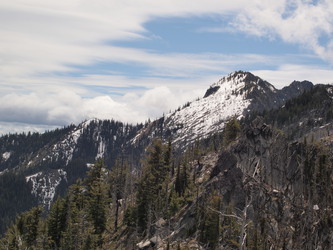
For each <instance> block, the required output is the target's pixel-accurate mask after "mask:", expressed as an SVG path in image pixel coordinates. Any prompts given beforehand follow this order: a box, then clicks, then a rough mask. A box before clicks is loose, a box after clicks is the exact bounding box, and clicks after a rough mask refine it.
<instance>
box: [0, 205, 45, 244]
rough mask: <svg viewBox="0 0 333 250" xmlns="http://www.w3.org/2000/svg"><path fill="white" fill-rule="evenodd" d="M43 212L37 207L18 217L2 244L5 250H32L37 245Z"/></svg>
mask: <svg viewBox="0 0 333 250" xmlns="http://www.w3.org/2000/svg"><path fill="white" fill-rule="evenodd" d="M41 212H42V210H41V208H39V207H35V208H32V209H31V210H29V211H27V212H24V213H22V214H20V215H19V216H18V218H17V219H16V222H15V224H13V225H12V226H10V228H9V229H8V231H7V233H6V234H5V238H4V239H2V242H0V243H1V244H2V245H4V246H6V247H5V249H6V248H8V249H30V248H31V247H33V246H34V245H36V243H37V236H38V229H39V222H40V214H41Z"/></svg>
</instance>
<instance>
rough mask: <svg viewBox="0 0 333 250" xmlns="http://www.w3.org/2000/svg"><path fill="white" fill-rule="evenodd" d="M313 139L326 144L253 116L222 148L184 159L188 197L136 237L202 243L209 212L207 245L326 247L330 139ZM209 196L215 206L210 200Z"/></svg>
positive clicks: (331, 218) (332, 192)
mask: <svg viewBox="0 0 333 250" xmlns="http://www.w3.org/2000/svg"><path fill="white" fill-rule="evenodd" d="M321 140H322V141H321V142H324V141H325V143H324V144H325V145H326V146H327V148H326V146H320V143H319V141H317V142H316V143H314V144H313V143H304V142H297V141H296V142H290V141H288V140H287V138H286V137H285V136H284V135H283V134H282V132H281V131H280V132H279V131H277V130H275V129H273V128H272V127H271V126H270V125H267V124H265V123H264V121H263V119H262V118H257V119H255V120H254V121H253V122H252V123H251V124H249V125H248V126H246V127H245V128H244V131H243V133H242V135H241V136H240V137H239V138H238V139H237V140H236V141H235V142H233V143H232V144H231V145H229V146H228V147H227V148H225V149H223V150H222V151H220V152H219V153H218V154H216V153H213V152H211V153H209V154H207V155H205V156H202V158H201V159H200V162H199V161H195V162H192V164H193V165H192V169H193V171H196V177H197V179H196V185H195V186H196V187H197V190H198V191H197V192H198V193H197V197H196V199H195V200H194V201H193V202H192V203H190V204H189V205H188V206H185V207H184V209H183V210H181V211H180V212H179V213H178V214H177V215H175V217H173V218H171V220H170V221H169V222H164V226H163V225H155V227H156V229H158V230H157V231H155V234H154V235H153V236H152V238H151V240H145V241H144V242H145V243H146V244H148V243H149V244H150V245H151V244H153V245H156V244H157V245H158V246H160V247H163V246H164V247H166V243H167V242H169V243H168V244H169V245H171V246H174V247H175V246H177V245H179V246H182V247H190V246H191V247H195V248H196V249H210V247H211V245H209V244H211V242H210V243H207V244H206V246H205V244H204V243H203V242H202V234H203V231H204V230H207V229H205V227H204V225H205V223H206V222H203V221H205V220H207V218H209V217H207V215H209V216H214V218H215V219H214V220H215V221H218V222H216V223H217V225H219V226H218V227H217V228H216V229H214V230H218V233H219V235H220V236H219V237H218V238H217V239H216V243H214V244H216V245H215V247H218V248H221V249H234V248H241V249H245V248H250V249H252V248H255V249H332V247H333V245H332V242H333V241H332V240H333V236H332V233H331V229H332V226H333V207H332V204H333V183H332V181H331V180H332V177H333V168H332V160H333V159H332V156H331V154H330V150H329V148H332V146H333V141H332V139H331V138H327V137H326V136H324V137H322V138H321ZM328 140H329V143H328ZM192 174H194V173H192ZM214 197H215V198H214ZM216 197H219V199H220V201H219V205H218V206H217V207H218V208H217V207H216V205H214V203H213V202H211V201H212V199H216ZM200 209H201V210H202V211H203V213H202V214H201V213H200V212H199V213H198V211H200ZM231 221H232V222H231ZM224 235H225V236H224ZM144 242H141V244H143V243H144ZM138 246H139V248H140V247H141V245H140V244H139V245H138ZM140 249H144V247H142V248H140Z"/></svg>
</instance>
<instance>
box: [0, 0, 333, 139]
mask: <svg viewBox="0 0 333 250" xmlns="http://www.w3.org/2000/svg"><path fill="white" fill-rule="evenodd" d="M332 16H333V2H332V1H330V0H322V1H310V0H254V1H248V0H233V1H220V0H206V1H199V0H192V1H188V0H178V1H175V0H169V1H159V0H142V1H135V0H121V1H120V0H94V1H86V0H85V1H83V0H58V1H51V0H13V1H2V2H0V37H1V39H0V134H3V133H8V132H11V133H13V132H20V131H27V130H34V131H43V130H44V129H52V128H54V127H58V126H63V125H68V124H71V123H76V124H77V123H79V122H81V121H83V120H85V119H90V118H102V119H104V118H109V119H111V118H113V119H117V120H121V121H124V122H129V123H136V122H143V121H145V120H147V119H148V118H151V119H154V118H156V117H159V116H160V115H162V114H163V113H166V112H168V111H170V110H173V109H175V108H177V107H178V106H181V105H182V104H184V103H185V102H187V101H191V100H194V99H196V98H197V97H201V96H203V94H204V92H205V89H207V88H208V87H209V85H211V84H213V83H214V82H216V81H218V80H219V79H220V78H221V77H223V76H224V75H227V74H229V73H231V72H233V71H235V70H246V71H251V72H253V73H254V74H256V75H258V76H260V77H261V78H263V79H265V80H267V81H269V82H270V83H272V84H273V85H274V86H276V87H277V88H282V87H283V86H285V85H288V84H290V83H291V82H292V81H293V80H305V79H306V80H310V81H312V82H314V83H333V70H332V64H333V19H332ZM161 100H163V101H161Z"/></svg>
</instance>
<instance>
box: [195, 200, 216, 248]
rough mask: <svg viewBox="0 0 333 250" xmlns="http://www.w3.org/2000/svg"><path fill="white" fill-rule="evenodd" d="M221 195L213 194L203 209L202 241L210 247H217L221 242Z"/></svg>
mask: <svg viewBox="0 0 333 250" xmlns="http://www.w3.org/2000/svg"><path fill="white" fill-rule="evenodd" d="M220 204H221V197H220V196H219V195H216V194H215V195H212V196H211V197H210V198H209V199H208V201H207V203H206V206H205V208H203V209H202V215H201V216H202V220H201V225H200V228H201V234H200V241H201V242H203V243H204V244H205V245H206V246H208V247H209V249H215V248H216V247H217V245H218V242H219V235H220V218H219V214H218V212H217V211H220V209H221V207H220Z"/></svg>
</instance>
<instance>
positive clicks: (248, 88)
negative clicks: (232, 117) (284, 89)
mask: <svg viewBox="0 0 333 250" xmlns="http://www.w3.org/2000/svg"><path fill="white" fill-rule="evenodd" d="M253 90H261V91H262V92H265V91H272V92H276V89H275V88H274V86H273V85H271V84H270V83H268V82H266V81H264V80H262V79H261V78H260V77H258V76H255V75H253V74H252V73H250V72H244V71H236V72H233V73H231V74H229V75H227V76H224V77H223V78H221V79H220V80H219V81H218V82H216V83H214V84H212V85H211V86H210V88H209V89H208V90H207V91H206V93H205V95H204V98H207V97H208V96H210V95H213V94H216V93H218V94H227V95H236V96H238V95H244V98H245V99H251V97H250V96H248V94H249V93H250V92H252V91H253ZM221 92H222V93H221Z"/></svg>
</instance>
